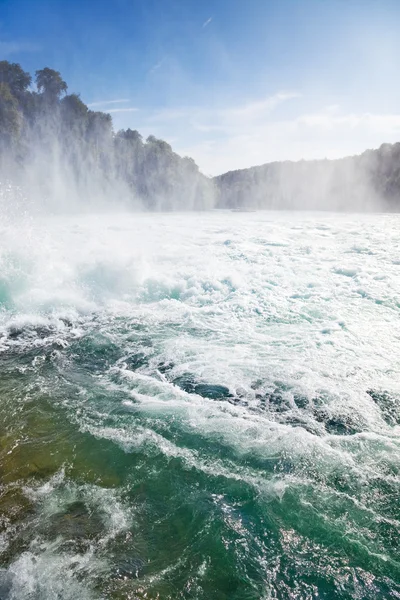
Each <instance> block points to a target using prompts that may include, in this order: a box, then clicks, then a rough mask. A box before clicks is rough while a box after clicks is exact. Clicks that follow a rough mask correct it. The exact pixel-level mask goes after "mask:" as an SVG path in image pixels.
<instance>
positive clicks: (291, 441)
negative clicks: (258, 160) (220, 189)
mask: <svg viewBox="0 0 400 600" xmlns="http://www.w3.org/2000/svg"><path fill="white" fill-rule="evenodd" d="M0 306H1V311H0V428H1V438H0V439H1V462H0V468H1V471H0V475H1V479H0V481H1V488H0V490H1V495H0V523H1V537H0V552H1V554H0V557H1V567H2V569H1V571H0V598H4V599H10V600H11V599H18V600H19V599H29V600H31V599H35V600H36V599H37V600H47V599H48V600H54V599H59V600H69V599H70V600H77V599H82V600H86V599H100V598H104V599H108V598H110V599H139V598H140V599H144V598H146V599H152V600H153V599H159V600H167V599H170V600H177V599H180V598H181V599H196V600H197V599H198V600H202V599H204V600H261V599H270V598H271V599H272V598H282V599H286V598H287V599H293V598H296V599H300V600H305V599H317V598H318V599H320V598H325V599H328V598H329V599H334V598H335V599H336V598H354V599H356V598H357V599H361V598H363V599H364V598H368V599H374V598H376V599H378V598H379V599H382V598H400V552H399V539H400V538H399V524H400V499H399V492H400V476H399V471H400V380H399V372H400V364H399V362H400V318H399V317H400V217H399V216H394V215H386V216H385V215H375V216H368V217H365V216H364V217H362V216H357V215H347V216H344V215H341V216H337V215H327V214H317V215H312V214H309V213H303V214H294V213H285V214H284V213H251V214H250V213H249V214H246V213H237V214H234V213H230V212H214V213H211V212H210V213H203V214H187V215H182V214H167V215H118V216H114V217H113V216H99V217H80V218H72V217H71V218H62V219H61V218H60V219H56V218H53V219H50V218H49V219H47V220H44V219H43V220H35V221H29V220H25V221H24V223H22V224H21V222H20V223H18V225H15V224H13V223H11V222H9V223H8V224H5V223H4V222H3V223H2V224H1V225H0Z"/></svg>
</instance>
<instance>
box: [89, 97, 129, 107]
mask: <svg viewBox="0 0 400 600" xmlns="http://www.w3.org/2000/svg"><path fill="white" fill-rule="evenodd" d="M124 102H129V100H128V99H126V98H122V99H120V100H97V101H96V102H91V103H90V104H88V107H89V108H92V107H95V106H108V105H109V104H122V103H124Z"/></svg>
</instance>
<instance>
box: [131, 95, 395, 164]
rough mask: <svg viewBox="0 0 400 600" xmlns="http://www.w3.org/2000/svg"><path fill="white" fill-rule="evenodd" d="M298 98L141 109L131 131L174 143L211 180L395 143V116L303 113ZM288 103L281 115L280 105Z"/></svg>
mask: <svg viewBox="0 0 400 600" xmlns="http://www.w3.org/2000/svg"><path fill="white" fill-rule="evenodd" d="M300 98H301V95H300V94H299V93H297V92H278V93H277V94H274V95H272V96H269V97H267V98H261V99H254V100H252V101H249V102H244V103H242V104H237V105H232V104H231V105H227V106H226V107H222V106H219V107H218V108H215V107H212V106H193V107H180V108H179V107H177V108H173V109H164V110H161V111H156V112H152V111H147V112H146V110H143V111H141V112H140V120H139V122H138V121H136V126H137V127H138V129H139V131H141V132H142V133H144V134H146V135H148V134H149V133H153V134H154V135H156V136H157V137H161V138H163V139H166V140H167V141H171V140H172V138H174V139H175V142H174V150H176V151H177V152H178V153H180V154H186V155H189V156H192V157H193V158H194V159H195V160H196V162H197V163H198V165H199V166H200V168H201V169H202V171H203V172H204V173H207V174H213V175H216V174H219V173H224V172H226V171H230V170H233V169H240V168H246V167H250V166H253V165H260V164H263V163H266V162H272V161H276V160H300V159H302V158H304V159H318V158H340V157H342V156H347V155H351V154H357V153H360V152H362V151H363V150H365V149H366V148H375V147H379V146H380V144H381V143H383V142H395V141H398V139H400V114H397V113H390V114H389V113H387V114H382V113H372V112H362V111H359V112H357V111H355V112H351V111H345V110H343V109H342V108H341V107H340V106H337V105H328V106H322V107H321V108H319V109H316V110H312V111H309V110H307V108H304V107H305V105H306V104H307V98H304V97H303V98H302V99H301V102H300V101H296V100H297V99H298V100H300ZM310 100H311V99H310ZM292 101H294V103H293V104H291V106H290V110H287V109H286V104H285V103H286V102H287V103H289V102H292ZM278 109H279V110H278Z"/></svg>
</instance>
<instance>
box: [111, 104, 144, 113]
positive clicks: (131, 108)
mask: <svg viewBox="0 0 400 600" xmlns="http://www.w3.org/2000/svg"><path fill="white" fill-rule="evenodd" d="M138 110H139V109H138V108H136V107H135V106H128V107H126V108H111V109H108V110H107V112H109V113H130V112H137V111H138Z"/></svg>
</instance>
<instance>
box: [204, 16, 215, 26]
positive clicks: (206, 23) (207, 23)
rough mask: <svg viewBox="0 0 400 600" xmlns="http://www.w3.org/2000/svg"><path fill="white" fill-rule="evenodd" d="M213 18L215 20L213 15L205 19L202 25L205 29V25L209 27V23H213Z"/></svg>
mask: <svg viewBox="0 0 400 600" xmlns="http://www.w3.org/2000/svg"><path fill="white" fill-rule="evenodd" d="M212 20H213V18H212V17H210V18H209V19H207V21H204V23H203V25H202V27H203V29H204V27H207V25H209V24H210V23H211V21H212Z"/></svg>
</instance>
